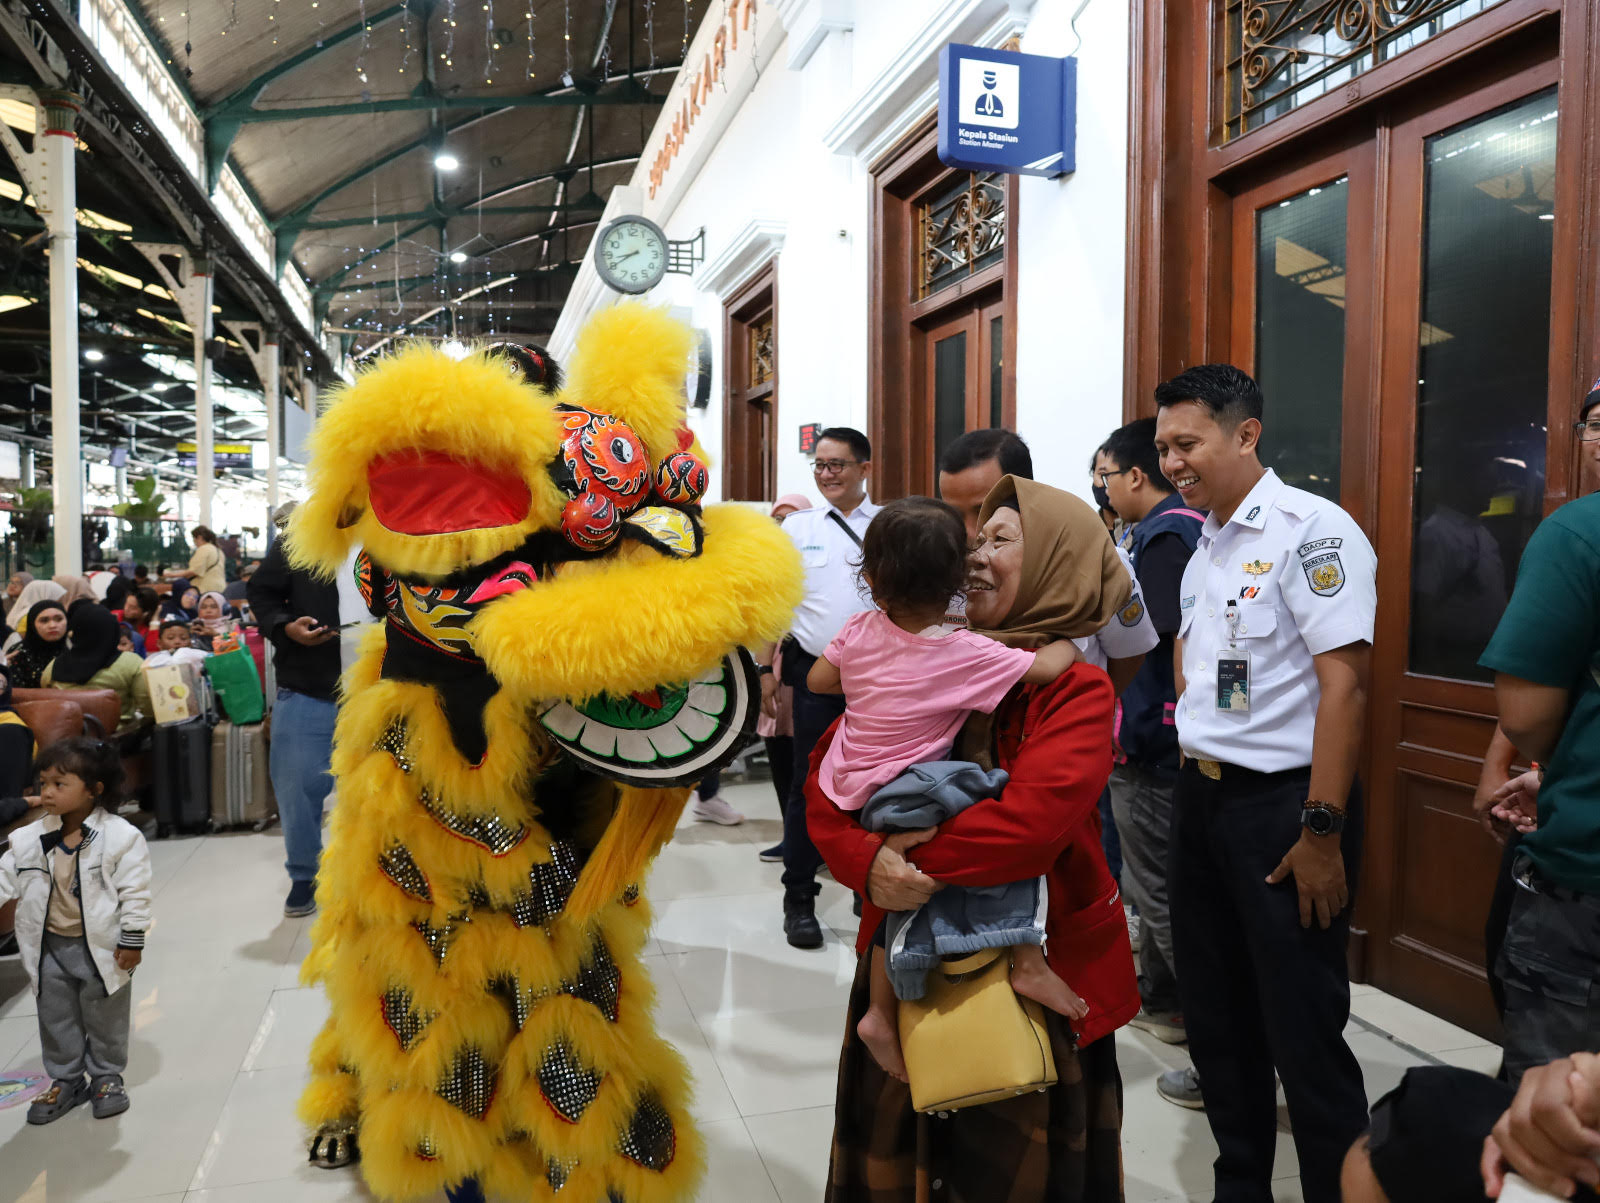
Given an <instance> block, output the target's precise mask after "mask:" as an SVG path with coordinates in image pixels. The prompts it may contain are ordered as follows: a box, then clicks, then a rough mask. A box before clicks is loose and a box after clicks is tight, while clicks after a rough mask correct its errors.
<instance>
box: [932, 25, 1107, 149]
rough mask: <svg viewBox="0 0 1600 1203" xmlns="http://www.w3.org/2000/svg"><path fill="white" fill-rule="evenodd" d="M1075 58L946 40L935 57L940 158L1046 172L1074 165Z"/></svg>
mask: <svg viewBox="0 0 1600 1203" xmlns="http://www.w3.org/2000/svg"><path fill="white" fill-rule="evenodd" d="M1077 137H1078V60H1077V59H1076V58H1050V57H1048V56H1046V55H1042V54H1021V53H1019V52H1017V51H1015V50H990V49H987V48H985V47H983V46H961V45H957V44H955V43H951V44H950V45H948V46H946V47H945V48H944V50H943V51H942V52H940V55H939V161H940V162H942V163H944V164H945V166H947V167H956V168H960V169H962V170H965V171H999V172H1004V173H1006V174H1008V175H1038V176H1045V177H1047V178H1053V177H1055V176H1059V175H1065V174H1067V173H1068V172H1071V171H1074V170H1076V169H1077Z"/></svg>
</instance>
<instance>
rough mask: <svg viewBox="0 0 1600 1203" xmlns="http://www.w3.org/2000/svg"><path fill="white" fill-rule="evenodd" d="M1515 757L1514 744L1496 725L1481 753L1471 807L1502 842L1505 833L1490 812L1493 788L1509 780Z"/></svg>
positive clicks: (1489, 831)
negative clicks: (1487, 744) (1485, 749)
mask: <svg viewBox="0 0 1600 1203" xmlns="http://www.w3.org/2000/svg"><path fill="white" fill-rule="evenodd" d="M1516 757H1517V749H1516V746H1515V745H1514V744H1513V743H1512V742H1511V741H1510V740H1509V739H1507V738H1506V733H1505V729H1504V728H1503V727H1500V726H1498V725H1497V726H1496V727H1495V729H1494V735H1493V737H1491V738H1490V740H1489V747H1488V750H1487V751H1485V752H1484V754H1483V769H1482V771H1481V772H1480V773H1479V774H1478V789H1477V792H1476V793H1474V794H1473V796H1472V809H1473V810H1474V811H1475V812H1476V813H1477V816H1478V822H1479V823H1481V824H1483V829H1484V830H1485V831H1487V832H1488V833H1489V834H1490V835H1492V836H1493V837H1494V838H1495V839H1496V840H1498V841H1499V842H1500V843H1502V844H1503V843H1505V835H1504V833H1503V832H1502V831H1501V830H1500V828H1499V826H1498V825H1497V824H1496V823H1495V820H1494V815H1493V814H1492V813H1490V812H1491V810H1492V809H1493V807H1494V793H1495V790H1497V789H1499V788H1500V787H1501V786H1502V785H1504V784H1505V783H1506V782H1507V781H1510V780H1511V765H1512V762H1513V761H1515V760H1516Z"/></svg>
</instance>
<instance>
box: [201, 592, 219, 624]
mask: <svg viewBox="0 0 1600 1203" xmlns="http://www.w3.org/2000/svg"><path fill="white" fill-rule="evenodd" d="M200 617H201V618H204V619H205V620H206V621H207V622H211V621H213V620H215V619H218V618H221V617H222V607H221V606H219V605H217V599H216V598H214V597H202V598H201V599H200Z"/></svg>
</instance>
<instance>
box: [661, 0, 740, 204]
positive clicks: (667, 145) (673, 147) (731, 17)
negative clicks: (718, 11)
mask: <svg viewBox="0 0 1600 1203" xmlns="http://www.w3.org/2000/svg"><path fill="white" fill-rule="evenodd" d="M755 11H756V0H732V3H730V4H729V5H728V9H727V15H726V17H725V18H724V19H723V23H722V26H721V27H720V28H719V29H718V30H717V36H716V38H715V39H713V41H712V43H711V50H710V51H709V52H708V53H707V54H706V55H705V56H704V57H703V58H702V59H701V62H700V67H699V69H698V70H697V71H695V73H694V74H693V75H691V76H689V77H688V79H689V88H688V91H687V92H686V94H685V95H684V97H683V100H682V101H680V102H679V105H678V111H677V113H676V114H674V116H673V118H672V125H671V126H670V127H669V128H668V130H667V140H666V141H665V142H663V143H662V144H661V149H660V150H659V151H657V152H656V157H655V160H654V162H652V163H651V164H650V197H651V199H652V200H654V199H655V195H656V193H657V192H658V191H660V189H661V182H662V181H663V180H664V179H666V178H667V169H668V168H669V167H671V166H672V161H673V160H674V159H676V158H677V157H678V152H679V151H680V150H682V149H683V144H684V140H685V139H686V138H687V137H688V136H689V131H690V130H691V129H693V128H694V123H695V122H696V121H698V120H699V118H700V110H701V106H703V105H704V104H705V103H706V101H707V99H708V98H709V97H710V96H711V89H712V87H713V85H715V84H717V83H720V82H722V75H723V72H724V71H726V70H727V68H728V52H729V51H730V50H737V49H739V34H740V32H741V31H748V30H749V28H750V18H751V17H752V16H753V15H754V14H755ZM753 49H754V48H753V47H752V50H753ZM685 70H687V67H686V68H685Z"/></svg>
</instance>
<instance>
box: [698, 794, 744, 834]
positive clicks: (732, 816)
mask: <svg viewBox="0 0 1600 1203" xmlns="http://www.w3.org/2000/svg"><path fill="white" fill-rule="evenodd" d="M690 801H692V802H693V803H694V817H695V822H697V823H721V824H722V825H723V826H724V827H737V826H738V825H739V824H740V823H743V822H744V816H743V815H742V814H740V813H739V812H738V811H736V810H734V809H733V807H731V806H729V805H728V804H727V803H726V802H724V801H723V800H722V795H721V794H712V795H711V797H709V798H702V797H701V796H700V795H699V793H698V792H697V793H695V794H693V795H691V796H690Z"/></svg>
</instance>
